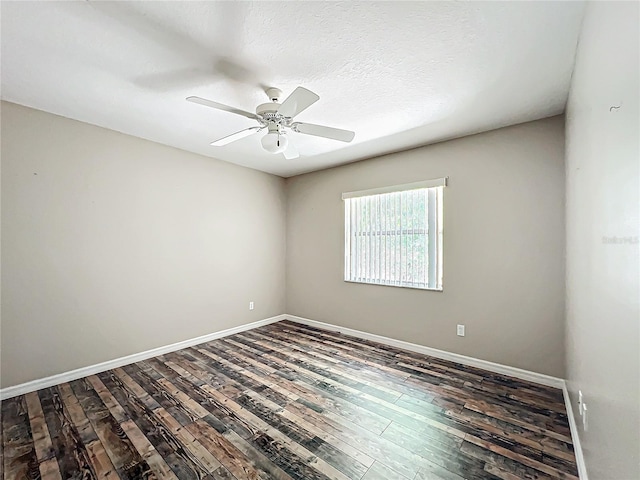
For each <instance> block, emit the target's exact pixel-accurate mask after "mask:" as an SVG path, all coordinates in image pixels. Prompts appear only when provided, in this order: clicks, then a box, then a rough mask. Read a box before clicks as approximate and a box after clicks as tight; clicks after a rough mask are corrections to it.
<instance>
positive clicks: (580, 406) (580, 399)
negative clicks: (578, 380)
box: [578, 390, 583, 416]
mask: <svg viewBox="0 0 640 480" xmlns="http://www.w3.org/2000/svg"><path fill="white" fill-rule="evenodd" d="M582 403H583V402H582V390H578V412H580V416H582Z"/></svg>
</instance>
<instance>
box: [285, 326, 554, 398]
mask: <svg viewBox="0 0 640 480" xmlns="http://www.w3.org/2000/svg"><path fill="white" fill-rule="evenodd" d="M284 317H285V318H286V319H287V320H291V321H292V322H296V323H300V324H303V325H309V326H310V327H316V328H321V329H324V330H331V331H333V332H340V333H344V334H345V335H351V336H352V337H357V338H363V339H365V340H371V341H373V342H378V343H382V344H385V345H390V346H392V347H397V348H402V349H404V350H409V351H411V352H416V353H422V354H423V355H430V356H432V357H436V358H441V359H443V360H449V361H451V362H456V363H461V364H463V365H469V366H470V367H477V368H482V369H484V370H488V371H490V372H494V373H499V374H501V375H508V376H510V377H515V378H519V379H521V380H527V381H528V382H533V383H539V384H541V385H546V386H549V387H555V388H562V387H563V386H564V380H563V379H562V378H558V377H552V376H550V375H544V374H542V373H537V372H531V371H529V370H523V369H521V368H516V367H510V366H508V365H502V364H500V363H494V362H489V361H487V360H481V359H479V358H473V357H467V356H465V355H460V354H457V353H451V352H447V351H444V350H438V349H435V348H431V347H425V346H424V345H417V344H415V343H409V342H405V341H403V340H396V339H394V338H389V337H383V336H382V335H376V334H374V333H367V332H362V331H360V330H354V329H352V328H346V327H339V326H338V325H332V324H330V323H324V322H318V321H317V320H311V319H308V318H303V317H298V316H296V315H284Z"/></svg>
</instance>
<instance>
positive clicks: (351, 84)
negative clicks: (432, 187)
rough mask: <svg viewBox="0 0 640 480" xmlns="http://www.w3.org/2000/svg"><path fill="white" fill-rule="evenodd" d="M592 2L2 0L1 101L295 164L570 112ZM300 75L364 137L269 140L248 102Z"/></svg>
mask: <svg viewBox="0 0 640 480" xmlns="http://www.w3.org/2000/svg"><path fill="white" fill-rule="evenodd" d="M583 7H584V4H583V3H582V2H366V3H365V2H363V3H359V2H341V3H326V2H257V3H249V2H156V1H154V2H87V1H85V2H53V1H51V2H50V1H47V2H23V1H20V2H9V1H2V3H1V9H2V11H1V15H2V25H1V26H2V31H1V32H2V38H1V40H2V98H3V99H4V100H8V101H11V102H15V103H19V104H22V105H27V106H30V107H34V108H37V109H41V110H45V111H48V112H52V113H55V114H58V115H62V116H65V117H69V118H73V119H77V120H81V121H84V122H88V123H92V124H95V125H99V126H102V127H106V128H110V129H113V130H117V131H120V132H124V133H127V134H130V135H135V136H138V137H142V138H146V139H149V140H153V141H155V142H159V143H163V144H166V145H172V146H174V147H177V148H181V149H184V150H188V151H191V152H197V153H200V154H203V155H207V156H210V157H214V158H219V159H221V160H225V161H228V162H233V163H237V164H240V165H245V166H249V167H252V168H256V169H259V170H263V171H266V172H270V173H275V174H277V175H281V176H285V177H286V176H291V175H295V174H298V173H302V172H308V171H312V170H317V169H321V168H327V167H330V166H335V165H340V164H343V163H348V162H351V161H354V160H358V159H362V158H367V157H371V156H375V155H379V154H382V153H387V152H391V151H398V150H402V149H405V148H410V147H415V146H418V145H424V144H427V143H432V142H435V141H438V140H442V139H446V138H453V137H458V136H462V135H465V134H469V133H475V132H480V131H485V130H489V129H492V128H497V127H500V126H505V125H510V124H515V123H520V122H525V121H529V120H535V119H538V118H543V117H547V116H551V115H555V114H559V113H561V112H562V111H563V110H564V106H565V102H566V99H567V94H568V89H569V82H570V77H571V71H572V68H573V59H574V53H575V49H576V44H577V39H578V32H579V27H580V21H581V18H582V10H583ZM261 85H262V86H275V87H278V88H280V89H281V90H283V91H284V94H285V96H286V95H288V94H289V93H290V92H291V91H292V90H293V89H294V88H295V87H296V86H298V85H302V86H304V87H306V88H308V89H310V90H312V91H314V92H316V93H317V94H318V95H319V96H320V101H318V102H317V103H316V104H314V105H312V106H311V107H310V108H309V109H308V110H306V111H304V112H303V113H301V114H300V115H299V116H298V117H297V119H298V120H299V121H303V122H310V123H319V124H324V125H329V126H334V127H339V128H345V129H349V130H354V131H355V132H356V137H355V140H354V141H353V142H352V143H351V144H344V143H342V142H337V141H332V140H326V139H321V138H318V137H311V136H306V135H302V134H296V133H292V134H291V141H292V142H295V145H296V146H297V148H298V150H299V151H300V154H301V156H300V158H297V159H295V160H286V159H285V158H284V156H283V155H282V154H279V155H272V154H269V153H266V152H264V151H263V150H262V148H261V146H260V136H259V135H254V136H252V137H248V138H245V139H243V140H240V141H238V142H236V143H233V144H230V145H227V146H224V147H211V146H209V142H210V141H212V140H215V139H217V138H219V137H222V136H224V135H227V134H230V133H233V132H235V131H237V130H241V129H243V128H247V127H250V126H253V125H254V122H253V121H252V120H250V119H248V118H244V117H241V116H236V115H233V114H230V113H226V112H221V111H216V110H213V109H208V108H206V107H203V106H200V105H196V104H192V103H189V102H186V101H185V97H187V96H189V95H197V96H201V97H205V98H208V99H212V100H215V101H218V102H221V103H226V104H228V105H233V106H236V107H239V108H242V109H245V110H249V111H254V110H255V107H256V106H257V105H258V104H260V103H264V102H266V101H267V97H266V96H265V94H264V92H263V90H261Z"/></svg>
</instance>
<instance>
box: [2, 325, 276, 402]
mask: <svg viewBox="0 0 640 480" xmlns="http://www.w3.org/2000/svg"><path fill="white" fill-rule="evenodd" d="M285 318H287V316H286V315H276V316H275V317H270V318H265V319H264V320H258V321H257V322H252V323H247V324H246V325H240V326H239V327H233V328H228V329H226V330H221V331H219V332H215V333H210V334H208V335H202V336H201V337H196V338H191V339H189V340H184V341H182V342H178V343H172V344H171V345H165V346H164V347H158V348H154V349H151V350H147V351H145V352H140V353H134V354H133V355H127V356H126V357H120V358H116V359H113V360H108V361H106V362H102V363H98V364H96V365H89V366H88V367H82V368H78V369H76V370H71V371H70V372H64V373H59V374H57V375H51V376H50V377H45V378H40V379H38V380H32V381H30V382H26V383H21V384H19V385H14V386H12V387H7V388H3V389H0V400H5V399H7V398H11V397H16V396H18V395H24V394H25V393H29V392H35V391H36V390H40V389H41V388H48V387H53V386H54V385H58V384H60V383H65V382H70V381H72V380H77V379H79V378H82V377H87V376H89V375H95V374H96V373H101V372H105V371H107V370H111V369H114V368H118V367H122V366H124V365H129V364H131V363H135V362H139V361H141V360H146V359H148V358H152V357H156V356H158V355H163V354H165V353H170V352H175V351H176V350H181V349H183V348H187V347H192V346H194V345H198V344H200V343H205V342H209V341H211V340H215V339H217V338H222V337H227V336H229V335H233V334H234V333H240V332H244V331H246V330H251V329H253V328H257V327H262V326H263V325H268V324H270V323H275V322H279V321H280V320H284V319H285Z"/></svg>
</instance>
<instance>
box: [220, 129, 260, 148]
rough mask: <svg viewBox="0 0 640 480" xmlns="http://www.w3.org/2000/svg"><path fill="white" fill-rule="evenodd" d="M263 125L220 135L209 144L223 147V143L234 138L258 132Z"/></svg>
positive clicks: (237, 138)
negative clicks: (224, 135)
mask: <svg viewBox="0 0 640 480" xmlns="http://www.w3.org/2000/svg"><path fill="white" fill-rule="evenodd" d="M263 128H264V127H250V128H246V129H244V130H240V131H239V132H236V133H232V134H231V135H227V136H226V137H222V138H220V139H218V140H216V141H214V142H211V143H210V144H209V145H211V146H212V147H223V146H224V145H228V144H229V143H231V142H235V141H236V140H240V139H241V138H244V137H248V136H249V135H252V134H254V133H256V132H259V131H260V130H262V129H263Z"/></svg>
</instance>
